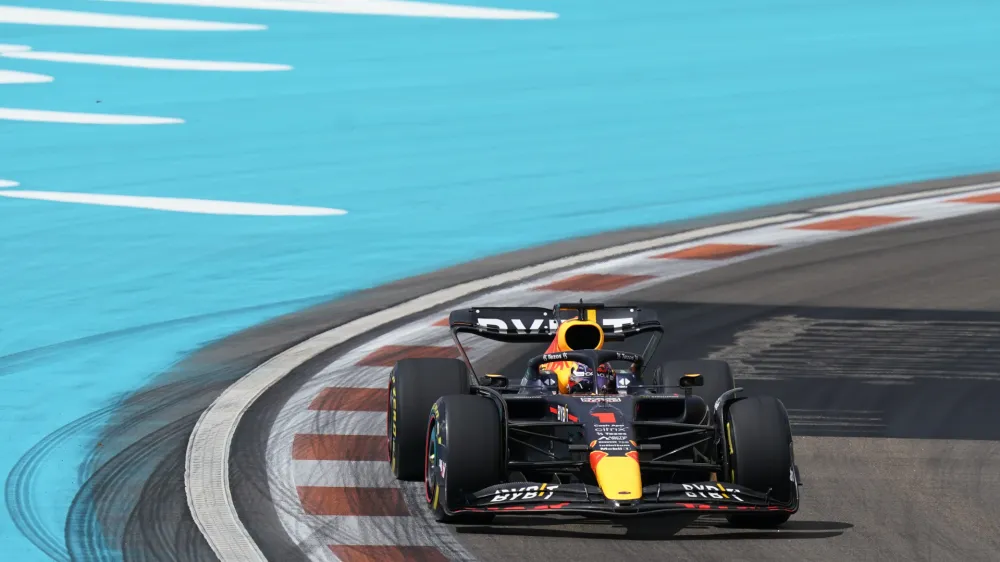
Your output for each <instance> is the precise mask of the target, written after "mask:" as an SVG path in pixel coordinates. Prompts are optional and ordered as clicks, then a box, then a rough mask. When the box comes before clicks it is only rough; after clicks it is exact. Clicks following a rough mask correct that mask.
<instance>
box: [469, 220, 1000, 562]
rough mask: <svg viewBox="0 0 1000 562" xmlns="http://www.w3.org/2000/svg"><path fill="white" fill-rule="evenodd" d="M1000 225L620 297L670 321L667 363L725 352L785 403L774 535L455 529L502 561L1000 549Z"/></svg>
mask: <svg viewBox="0 0 1000 562" xmlns="http://www.w3.org/2000/svg"><path fill="white" fill-rule="evenodd" d="M998 219H1000V213H983V214H979V215H975V216H971V217H963V218H961V219H957V220H950V221H941V222H934V223H929V224H925V225H920V226H914V227H910V228H900V229H898V230H890V231H886V232H884V233H879V234H872V235H865V236H858V237H850V238H846V239H844V240H842V241H838V242H833V243H827V244H821V245H817V246H815V247H810V248H804V249H801V250H793V251H788V252H784V253H779V254H775V255H773V256H770V257H762V258H759V259H755V260H749V261H746V262H743V263H740V264H736V265H732V266H728V267H723V268H719V269H714V270H710V271H709V272H706V273H703V274H699V275H695V276H691V277H687V278H682V279H680V280H676V281H672V282H669V283H666V284H664V285H661V286H657V287H655V288H652V289H648V290H643V291H640V292H636V293H633V294H631V295H626V296H625V297H623V298H622V299H621V300H622V301H623V302H626V301H627V302H628V303H630V304H633V303H634V304H638V305H640V306H647V307H652V308H655V309H657V311H658V313H659V316H660V318H661V321H663V322H664V324H665V325H666V326H667V327H668V328H669V332H668V334H669V335H668V337H667V339H666V341H665V343H664V345H663V346H661V348H660V350H659V351H658V355H659V357H658V360H662V359H665V358H667V357H673V358H699V357H707V356H712V357H718V358H725V359H727V360H729V361H730V362H731V364H733V365H734V367H735V368H736V371H737V377H738V379H737V384H738V385H739V386H742V387H744V388H745V389H746V391H747V393H749V394H771V395H775V396H777V397H779V398H780V399H781V400H782V401H783V402H784V403H785V405H786V407H787V408H788V409H789V412H790V416H791V419H792V423H793V431H794V434H795V435H796V439H795V445H796V458H797V460H798V462H799V464H800V467H801V471H802V477H803V480H804V482H805V488H804V495H805V498H804V502H803V508H802V510H801V511H800V512H799V513H798V514H797V515H796V516H794V517H793V519H792V520H791V521H790V522H789V523H788V524H787V525H785V526H784V527H783V529H782V530H780V531H765V532H759V531H748V530H742V529H734V528H731V527H728V526H726V525H725V524H724V523H723V522H722V521H721V520H720V521H715V522H713V521H711V520H705V521H702V522H699V524H697V525H696V526H693V527H691V528H689V529H685V530H682V531H680V532H679V533H677V534H675V535H673V536H670V534H671V531H670V529H669V525H667V524H666V523H664V522H650V523H648V524H638V525H634V526H629V527H626V526H623V525H620V524H608V523H605V522H595V523H587V524H576V523H574V522H572V521H571V520H567V521H569V522H568V523H563V524H558V525H552V524H550V522H551V519H548V520H546V519H544V518H538V519H535V520H532V521H529V522H528V524H523V523H518V522H517V520H515V519H510V520H508V521H506V522H503V523H498V524H494V525H492V526H489V527H469V526H466V527H456V528H455V529H456V531H457V533H458V536H459V538H460V540H461V541H462V542H463V543H464V544H465V545H466V546H467V547H469V549H470V550H471V551H472V552H474V553H475V554H476V555H477V556H478V557H479V558H480V559H481V560H484V561H496V562H500V561H507V560H546V559H553V558H556V559H566V560H576V561H586V560H595V561H596V560H604V561H606V560H610V559H647V560H677V561H688V560H690V561H695V560H700V561H706V560H720V561H723V560H725V561H736V560H816V561H831V560H880V561H882V560H900V561H902V560H907V561H913V560H926V561H944V560H956V561H957V560H962V561H971V560H977V561H980V560H981V561H987V560H997V559H998V557H1000V505H998V503H997V498H1000V443H998V441H1000V423H998V420H997V414H996V411H997V404H998V403H1000V283H998V282H997V280H998V279H1000V222H998ZM654 363H655V362H654ZM523 364H524V363H523V361H520V358H519V360H517V361H515V362H514V365H515V367H514V368H512V369H511V370H510V371H509V372H508V373H507V374H510V375H514V374H515V373H516V372H518V371H519V370H523ZM498 521H500V520H498Z"/></svg>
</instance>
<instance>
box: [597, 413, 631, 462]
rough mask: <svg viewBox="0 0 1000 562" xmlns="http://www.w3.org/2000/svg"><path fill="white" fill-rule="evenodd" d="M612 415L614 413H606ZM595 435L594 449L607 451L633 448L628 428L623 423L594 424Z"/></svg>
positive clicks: (625, 450) (616, 451) (614, 451)
mask: <svg viewBox="0 0 1000 562" xmlns="http://www.w3.org/2000/svg"><path fill="white" fill-rule="evenodd" d="M591 415H597V414H591ZM608 415H611V416H613V415H614V414H608ZM594 433H595V435H596V436H597V443H596V447H595V448H596V449H598V450H600V451H605V452H609V453H619V452H623V451H624V452H628V451H631V450H632V449H633V445H632V440H631V438H630V437H629V434H628V428H627V427H626V426H625V424H623V423H615V422H613V421H612V422H610V423H599V424H595V425H594Z"/></svg>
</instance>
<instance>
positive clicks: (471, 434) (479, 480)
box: [424, 395, 505, 523]
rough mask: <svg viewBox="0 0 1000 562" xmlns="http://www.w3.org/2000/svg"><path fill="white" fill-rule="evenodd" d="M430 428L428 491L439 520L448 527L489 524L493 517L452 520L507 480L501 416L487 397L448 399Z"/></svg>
mask: <svg viewBox="0 0 1000 562" xmlns="http://www.w3.org/2000/svg"><path fill="white" fill-rule="evenodd" d="M434 406H435V407H434V408H432V410H431V416H430V420H429V421H428V424H427V438H426V463H425V465H424V466H425V469H424V489H425V491H426V495H427V503H428V505H430V508H431V510H432V511H433V512H434V517H435V519H437V520H438V521H442V522H470V523H472V522H474V523H484V522H488V521H489V520H491V519H493V515H494V514H492V513H476V512H470V513H464V514H453V515H448V514H447V513H446V512H445V507H447V508H448V510H449V511H450V510H454V509H457V508H460V507H461V506H462V505H463V502H462V498H463V496H464V494H471V493H475V492H478V491H479V490H482V489H483V488H488V487H489V486H493V485H495V484H500V483H501V482H503V481H504V476H505V474H504V472H505V471H504V467H503V450H502V443H501V433H500V430H501V425H500V424H501V421H500V412H499V411H498V409H497V406H496V404H494V403H493V401H492V400H490V399H489V398H486V397H483V396H471V395H467V396H445V397H443V398H441V399H440V400H438V401H437V402H436V403H435V405H434Z"/></svg>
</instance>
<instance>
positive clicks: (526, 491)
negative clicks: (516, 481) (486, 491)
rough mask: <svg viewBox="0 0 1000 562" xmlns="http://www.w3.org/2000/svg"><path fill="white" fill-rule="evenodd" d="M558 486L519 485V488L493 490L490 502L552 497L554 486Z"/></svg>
mask: <svg viewBox="0 0 1000 562" xmlns="http://www.w3.org/2000/svg"><path fill="white" fill-rule="evenodd" d="M558 487H559V486H549V485H548V484H542V485H541V486H521V487H519V488H503V489H500V490H497V491H496V492H493V498H492V499H491V500H490V503H502V502H512V501H518V500H534V499H539V500H547V499H549V498H551V497H552V494H553V493H555V490H556V488H558Z"/></svg>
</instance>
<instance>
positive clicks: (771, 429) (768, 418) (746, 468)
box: [726, 396, 798, 528]
mask: <svg viewBox="0 0 1000 562" xmlns="http://www.w3.org/2000/svg"><path fill="white" fill-rule="evenodd" d="M726 422H727V428H726V435H727V439H726V440H727V444H728V446H729V448H730V451H731V454H730V462H731V465H732V466H731V472H730V474H728V475H726V476H727V477H728V478H727V480H729V481H730V482H732V483H733V484H736V485H737V486H745V487H747V488H749V489H750V490H753V491H756V492H761V493H768V492H770V495H771V497H772V498H774V499H775V500H776V501H779V502H788V501H790V500H791V499H792V497H793V494H797V493H798V490H797V489H796V485H797V484H796V481H795V479H794V478H793V477H792V474H793V470H794V464H793V462H794V461H793V458H794V453H793V450H792V428H791V426H790V424H789V422H788V412H787V411H786V410H785V406H784V404H782V403H781V401H780V400H778V399H777V398H773V397H771V396H752V397H749V398H743V399H740V400H739V401H737V402H735V403H733V404H732V405H731V406H729V408H728V412H727V413H726ZM790 516H791V513H790V512H788V511H784V510H775V511H763V512H752V513H750V512H748V513H739V514H733V515H728V516H727V517H726V519H727V520H728V521H729V522H730V523H731V524H733V525H737V526H741V527H757V528H761V527H777V526H778V525H781V524H782V523H784V522H785V521H788V518H789V517H790Z"/></svg>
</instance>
